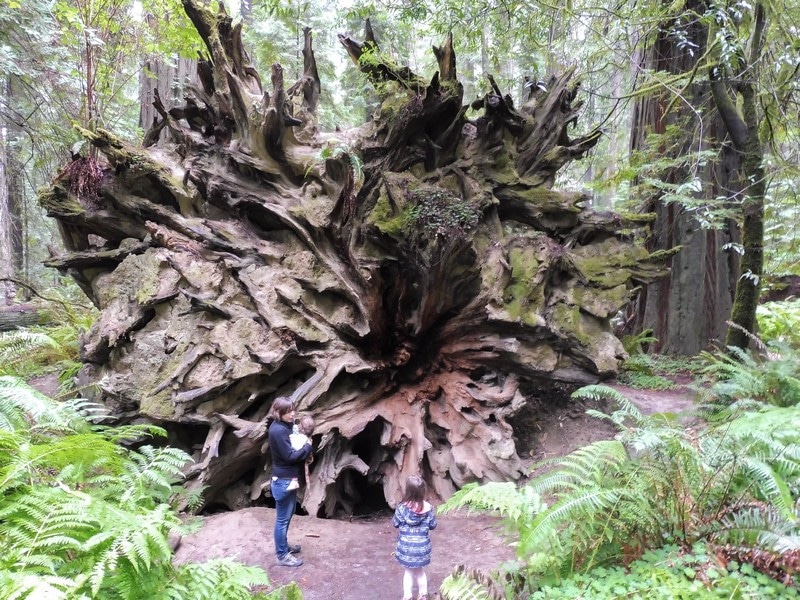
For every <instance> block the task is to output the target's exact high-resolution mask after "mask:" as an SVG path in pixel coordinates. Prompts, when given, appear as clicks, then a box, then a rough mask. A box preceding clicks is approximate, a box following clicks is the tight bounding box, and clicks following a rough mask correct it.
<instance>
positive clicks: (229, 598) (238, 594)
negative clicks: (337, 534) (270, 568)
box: [165, 559, 291, 600]
mask: <svg viewBox="0 0 800 600" xmlns="http://www.w3.org/2000/svg"><path fill="white" fill-rule="evenodd" d="M256 585H269V577H268V576H267V574H266V572H264V570H263V569H260V568H258V567H248V566H245V565H241V564H237V563H235V562H233V561H231V560H228V559H217V560H211V561H208V562H206V563H204V564H184V565H180V566H178V567H177V570H176V574H175V579H174V580H173V581H172V582H171V583H170V584H169V586H168V587H167V589H166V590H165V594H166V595H165V597H179V598H192V599H197V600H250V599H251V598H252V593H251V592H250V588H252V587H253V586H256ZM287 587H288V588H289V589H291V586H287ZM171 590H175V591H178V592H179V593H180V595H179V596H171V595H170V594H171ZM282 596H283V593H281V596H279V597H282Z"/></svg>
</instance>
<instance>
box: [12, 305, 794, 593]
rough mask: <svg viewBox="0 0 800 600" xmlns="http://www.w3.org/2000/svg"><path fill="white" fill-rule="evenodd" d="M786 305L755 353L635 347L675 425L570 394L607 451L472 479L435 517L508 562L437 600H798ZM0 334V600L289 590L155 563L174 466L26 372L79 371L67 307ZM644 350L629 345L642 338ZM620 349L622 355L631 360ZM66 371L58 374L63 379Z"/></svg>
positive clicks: (144, 438) (449, 588)
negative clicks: (674, 400)
mask: <svg viewBox="0 0 800 600" xmlns="http://www.w3.org/2000/svg"><path fill="white" fill-rule="evenodd" d="M798 314H800V311H799V310H798V303H796V302H784V303H773V305H770V306H768V307H766V309H764V310H762V311H760V318H761V319H762V320H761V321H760V331H761V337H759V338H754V339H753V349H752V350H751V351H743V350H740V349H737V348H730V349H728V350H727V352H716V353H703V354H702V355H701V356H699V357H695V358H692V359H687V358H670V357H655V356H649V355H646V354H644V353H638V354H637V353H635V352H634V353H633V354H632V356H634V357H637V356H638V357H640V358H638V361H639V363H640V364H647V365H649V366H650V367H651V368H652V369H653V372H654V373H657V374H658V375H659V376H663V377H665V379H674V377H675V376H676V374H683V375H690V376H691V378H692V379H693V382H694V383H692V384H691V385H692V388H693V389H694V390H695V392H696V394H697V399H698V402H697V411H696V413H695V414H693V415H688V416H687V415H683V416H676V415H671V414H654V415H644V414H642V413H641V412H640V411H639V410H638V409H637V408H636V407H635V406H634V405H633V404H632V403H631V402H630V401H629V400H628V399H627V398H626V397H625V396H623V395H622V394H620V393H619V392H618V391H616V390H614V389H612V388H610V387H606V386H603V385H594V386H587V387H584V388H582V389H580V390H578V391H577V392H575V393H574V397H575V398H579V399H582V400H588V401H597V402H598V405H599V404H601V403H604V405H609V404H610V405H611V406H613V410H611V411H608V412H602V411H599V410H591V411H589V412H590V414H591V415H592V416H593V417H595V418H597V419H601V420H605V421H608V422H611V423H612V424H613V425H614V426H615V427H616V428H617V430H618V434H617V436H616V438H615V439H613V440H605V441H599V442H595V443H593V444H590V445H588V446H585V447H583V448H580V449H578V450H576V451H575V452H573V453H572V454H570V455H568V456H566V457H561V458H555V459H551V460H548V461H544V462H542V463H539V464H537V465H536V466H535V472H536V473H539V474H538V475H536V476H535V477H533V478H532V479H531V480H530V481H528V482H527V483H525V484H524V485H522V486H519V485H517V484H515V483H512V482H504V483H491V484H487V485H483V486H478V485H475V484H470V485H468V486H466V487H464V488H463V489H462V490H461V491H459V492H458V493H457V494H456V495H455V496H453V498H451V499H450V500H449V501H448V502H447V503H446V504H445V505H443V506H442V507H441V510H442V511H444V512H447V511H452V510H469V511H481V512H489V513H492V514H496V515H500V516H501V517H502V518H503V522H504V524H505V528H506V533H507V535H508V536H509V540H510V542H511V543H512V544H513V545H514V547H515V548H516V555H517V559H516V560H515V561H514V562H512V563H508V564H503V565H499V566H498V569H497V570H496V571H495V572H492V573H479V572H474V571H469V570H465V569H461V570H458V571H456V572H454V573H453V574H452V575H451V576H450V577H448V578H447V579H446V580H445V582H444V583H443V585H442V593H443V595H444V597H445V598H449V599H453V600H455V599H458V600H468V599H470V598H474V599H490V598H522V597H525V598H531V599H558V598H564V599H567V598H570V599H576V598H585V599H589V598H591V599H596V600H604V599H611V598H653V599H656V598H687V599H689V598H691V599H696V598H699V599H704V598H754V599H755V598H759V599H760V598H792V597H800V593H799V591H798V590H800V587H798V581H797V580H796V572H797V569H798V566H800V530H799V528H798V516H800V515H799V514H798V498H800V410H798V403H800V379H798V377H797V373H798V372H800V369H799V368H798V367H800V365H798V362H799V359H798V356H800V355H798V352H797V338H796V333H795V332H796V330H797V328H796V323H797V315H798ZM61 319H62V323H63V324H61V325H58V326H55V327H51V328H34V329H31V330H19V331H15V332H11V333H5V334H2V335H0V356H2V365H3V367H2V368H3V373H2V374H0V545H2V547H3V549H4V551H3V553H2V556H0V590H3V594H4V595H3V597H4V598H9V599H25V598H28V599H33V598H53V599H59V598H64V599H66V598H87V599H88V598H101V599H126V600H127V599H129V600H135V599H142V600H144V599H148V600H149V599H161V598H163V599H193V600H194V599H204V598H208V599H225V598H232V599H233V598H253V597H255V598H276V599H277V598H286V599H290V600H291V599H293V598H296V599H299V598H302V592H301V590H300V589H299V588H298V587H297V586H296V585H295V584H292V585H290V586H287V587H283V588H280V589H277V590H274V591H271V592H269V593H267V592H253V589H265V588H266V589H269V581H268V578H267V575H266V573H265V572H264V571H263V570H261V569H258V568H254V567H247V566H243V565H241V564H237V563H235V562H232V561H227V560H217V561H211V562H208V563H205V564H181V565H177V564H173V550H172V546H171V545H170V536H171V535H172V536H176V535H180V534H182V533H186V532H187V531H191V530H192V528H193V527H195V526H196V524H197V522H196V521H195V520H193V518H192V517H191V516H187V515H180V514H179V513H178V511H177V509H176V507H177V506H178V505H184V506H190V507H191V506H193V505H194V506H196V505H197V504H198V503H199V498H186V497H185V493H184V492H183V489H182V487H181V485H180V483H181V480H182V469H183V468H184V467H185V466H186V464H187V463H188V462H189V461H190V460H191V459H190V457H189V456H188V455H187V454H185V453H184V452H182V451H180V450H177V449H174V448H170V447H167V446H166V445H164V444H162V443H160V438H161V437H162V436H163V435H164V431H163V430H162V429H160V428H159V427H155V426H152V425H125V426H113V427H112V426H109V425H107V424H106V423H107V422H108V415H107V414H106V412H105V410H104V409H103V408H102V407H101V406H99V405H96V404H93V403H91V402H89V401H87V400H83V399H80V398H75V396H76V395H78V394H77V393H76V390H75V389H74V388H73V389H72V391H71V392H70V393H68V394H67V393H65V396H69V397H71V398H72V399H69V400H60V401H59V400H54V399H52V398H49V397H47V396H45V395H43V394H41V393H39V392H37V391H36V390H34V389H33V388H32V387H30V386H29V385H28V384H27V383H25V379H24V377H27V378H30V377H32V376H34V375H37V374H42V373H46V372H56V373H61V374H62V377H61V380H62V390H65V389H67V388H68V387H69V382H71V381H72V380H73V375H74V370H75V365H78V364H79V357H78V355H77V337H78V335H79V332H80V330H81V328H83V327H87V326H88V325H89V323H90V322H91V315H89V314H85V313H81V312H80V311H77V312H73V313H69V314H66V313H65V314H64V315H62V317H61ZM640 339H643V338H640ZM629 351H630V349H629ZM64 374H66V375H64Z"/></svg>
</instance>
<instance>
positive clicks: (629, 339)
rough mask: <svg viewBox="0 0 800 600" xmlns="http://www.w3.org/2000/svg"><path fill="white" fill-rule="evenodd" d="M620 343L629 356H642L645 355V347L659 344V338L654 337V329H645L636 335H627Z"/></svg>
mask: <svg viewBox="0 0 800 600" xmlns="http://www.w3.org/2000/svg"><path fill="white" fill-rule="evenodd" d="M620 341H621V342H622V347H623V348H624V349H625V352H627V353H628V354H642V353H644V345H645V344H652V343H654V342H657V341H658V338H657V337H655V336H653V330H652V329H645V330H644V331H641V332H639V333H637V334H636V335H625V336H623V337H622V339H621V340H620Z"/></svg>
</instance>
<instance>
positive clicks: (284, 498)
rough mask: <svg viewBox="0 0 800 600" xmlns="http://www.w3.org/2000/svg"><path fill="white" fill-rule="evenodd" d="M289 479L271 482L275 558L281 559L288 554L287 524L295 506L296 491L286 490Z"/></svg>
mask: <svg viewBox="0 0 800 600" xmlns="http://www.w3.org/2000/svg"><path fill="white" fill-rule="evenodd" d="M291 481H292V480H291V479H284V478H278V479H273V480H272V482H271V485H270V487H271V489H272V497H273V498H275V533H274V537H275V556H277V557H278V558H283V557H284V556H286V555H287V554H289V542H288V541H287V536H288V533H289V523H291V522H292V517H293V516H294V508H295V505H296V504H297V490H287V489H286V488H287V487H288V485H289V482H291Z"/></svg>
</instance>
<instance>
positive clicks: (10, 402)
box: [0, 375, 69, 431]
mask: <svg viewBox="0 0 800 600" xmlns="http://www.w3.org/2000/svg"><path fill="white" fill-rule="evenodd" d="M34 423H35V424H37V426H39V427H40V428H42V429H46V428H47V427H53V428H57V429H61V428H65V427H67V426H68V425H69V419H65V416H64V413H63V411H62V410H61V408H60V407H59V405H58V403H57V402H55V401H54V400H52V399H50V398H48V397H47V396H45V395H44V394H42V393H40V392H38V391H36V390H35V389H34V388H32V387H31V386H29V385H28V384H27V383H25V382H24V381H23V380H22V379H20V378H19V377H12V376H9V375H3V376H0V429H7V430H12V431H13V430H15V429H29V428H30V427H31V425H32V424H34Z"/></svg>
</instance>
